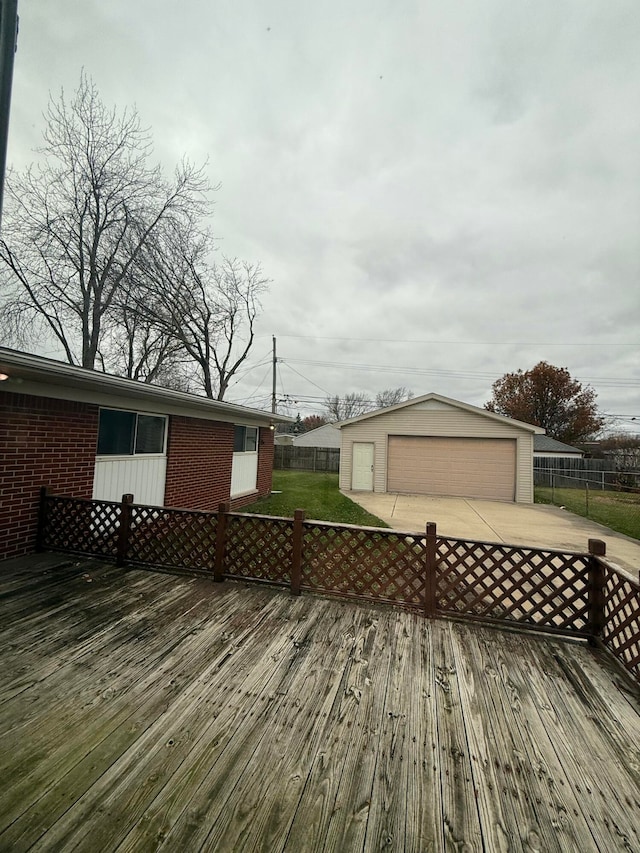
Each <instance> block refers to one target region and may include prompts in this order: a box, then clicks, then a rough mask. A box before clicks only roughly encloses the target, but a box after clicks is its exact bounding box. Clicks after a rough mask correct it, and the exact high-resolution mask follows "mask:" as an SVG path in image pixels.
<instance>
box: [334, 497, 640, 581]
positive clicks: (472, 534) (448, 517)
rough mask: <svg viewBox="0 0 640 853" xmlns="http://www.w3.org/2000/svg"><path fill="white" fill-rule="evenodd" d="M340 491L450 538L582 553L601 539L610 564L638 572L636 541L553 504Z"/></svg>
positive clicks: (381, 514)
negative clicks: (430, 524)
mask: <svg viewBox="0 0 640 853" xmlns="http://www.w3.org/2000/svg"><path fill="white" fill-rule="evenodd" d="M345 494H347V495H348V496H349V497H350V498H351V500H353V501H355V502H356V503H358V504H360V506H361V507H363V508H364V509H366V510H367V511H368V512H371V513H373V514H374V515H377V516H378V518H381V519H382V520H383V521H386V522H387V524H389V525H391V527H393V528H394V529H396V530H405V531H407V532H412V533H413V532H423V531H424V528H425V524H426V523H427V522H428V521H435V523H436V525H437V529H438V533H440V535H442V536H450V537H452V538H454V539H474V540H479V541H482V542H505V543H506V544H511V545H531V546H533V547H537V548H554V549H556V550H559V551H583V552H584V551H586V550H587V542H588V540H589V539H602V540H604V541H605V542H606V545H607V559H608V561H609V562H610V563H615V564H616V565H618V566H621V567H622V568H624V569H627V570H628V571H630V572H631V573H632V575H633V576H634V577H635V578H636V579H637V577H638V571H640V541H638V540H637V539H631V537H629V536H624V535H623V534H622V533H615V532H614V531H613V530H610V529H609V528H608V527H604V526H603V525H602V524H596V523H595V522H594V521H589V519H586V518H582V517H581V516H579V515H574V514H573V513H571V512H567V511H566V510H563V509H560V508H559V507H555V506H547V505H544V504H511V503H503V502H501V501H485V500H475V499H473V498H439V497H428V496H426V495H400V494H378V493H374V492H345Z"/></svg>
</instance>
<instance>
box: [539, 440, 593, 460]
mask: <svg viewBox="0 0 640 853" xmlns="http://www.w3.org/2000/svg"><path fill="white" fill-rule="evenodd" d="M533 452H534V453H564V454H565V455H567V454H571V455H572V456H584V453H583V452H582V450H579V449H578V448H577V447H572V446H571V445H570V444H564V443H563V442H562V441H558V440H557V439H556V438H551V436H550V435H535V436H534V437H533Z"/></svg>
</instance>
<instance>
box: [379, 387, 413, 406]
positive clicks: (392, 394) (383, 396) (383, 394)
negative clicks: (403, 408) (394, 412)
mask: <svg viewBox="0 0 640 853" xmlns="http://www.w3.org/2000/svg"><path fill="white" fill-rule="evenodd" d="M412 397H413V391H409V389H408V388H405V387H404V385H401V386H400V387H398V388H386V389H385V390H384V391H380V392H379V393H378V394H376V409H386V408H387V406H395V405H396V403H403V402H404V401H405V400H411V398H412Z"/></svg>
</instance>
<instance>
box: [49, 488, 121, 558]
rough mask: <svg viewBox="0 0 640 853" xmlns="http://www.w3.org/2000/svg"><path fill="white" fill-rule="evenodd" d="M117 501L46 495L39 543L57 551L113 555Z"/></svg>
mask: <svg viewBox="0 0 640 853" xmlns="http://www.w3.org/2000/svg"><path fill="white" fill-rule="evenodd" d="M119 514H120V504H119V503H112V502H110V501H90V500H82V499H80V498H62V497H47V498H46V501H45V519H44V525H43V528H42V530H41V534H40V535H41V544H42V546H43V547H45V548H53V549H54V550H57V551H69V552H71V553H74V554H95V555H96V556H100V557H115V556H116V551H117V541H118V518H119Z"/></svg>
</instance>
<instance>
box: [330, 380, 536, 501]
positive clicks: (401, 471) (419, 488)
mask: <svg viewBox="0 0 640 853" xmlns="http://www.w3.org/2000/svg"><path fill="white" fill-rule="evenodd" d="M339 427H340V432H341V451H340V488H341V489H343V490H345V491H349V490H353V491H376V492H400V493H404V494H418V495H442V496H457V497H470V498H485V499H488V500H499V501H516V502H518V503H531V502H532V501H533V436H534V435H535V434H540V433H543V432H544V430H543V429H541V428H540V427H536V426H532V425H531V424H525V423H521V422H520V421H514V420H511V419H510V418H505V417H502V416H501V415H496V414H493V413H492V412H488V411H486V410H485V409H479V408H478V407H476V406H470V405H469V404H467V403H461V402H459V401H457V400H451V399H449V398H448V397H442V396H440V395H439V394H427V395H425V396H424V397H418V398H416V399H413V400H408V401H407V402H404V403H399V404H397V405H395V406H390V407H389V408H387V409H379V410H377V411H375V412H370V413H369V414H366V415H361V416H360V417H358V418H353V419H352V420H349V421H343V422H342V423H341V424H339Z"/></svg>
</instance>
